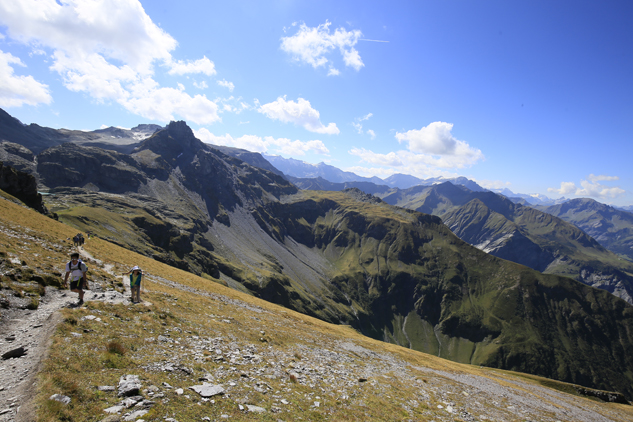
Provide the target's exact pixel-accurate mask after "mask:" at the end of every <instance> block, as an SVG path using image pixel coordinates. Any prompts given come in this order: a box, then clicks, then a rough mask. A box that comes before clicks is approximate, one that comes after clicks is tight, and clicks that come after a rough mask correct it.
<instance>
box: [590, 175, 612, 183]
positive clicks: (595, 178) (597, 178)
mask: <svg viewBox="0 0 633 422" xmlns="http://www.w3.org/2000/svg"><path fill="white" fill-rule="evenodd" d="M587 179H589V180H591V181H592V182H603V181H613V180H620V178H619V177H618V176H606V175H598V176H596V175H595V174H590V175H589V176H588V177H587Z"/></svg>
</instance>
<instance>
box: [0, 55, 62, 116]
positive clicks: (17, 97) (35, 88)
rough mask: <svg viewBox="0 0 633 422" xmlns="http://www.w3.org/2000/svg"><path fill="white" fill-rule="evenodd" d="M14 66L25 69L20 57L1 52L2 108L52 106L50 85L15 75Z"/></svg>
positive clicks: (0, 101) (0, 96) (0, 98)
mask: <svg viewBox="0 0 633 422" xmlns="http://www.w3.org/2000/svg"><path fill="white" fill-rule="evenodd" d="M12 65H17V66H22V67H25V65H24V63H22V60H20V59H19V58H18V57H15V56H14V55H12V54H11V53H5V52H3V51H0V106H2V107H20V106H22V105H24V104H26V105H37V104H50V103H51V101H52V100H53V98H52V97H51V94H50V92H49V89H48V85H46V84H43V83H41V82H38V81H36V80H35V79H34V78H33V77H32V76H18V75H15V74H14V68H13V66H12Z"/></svg>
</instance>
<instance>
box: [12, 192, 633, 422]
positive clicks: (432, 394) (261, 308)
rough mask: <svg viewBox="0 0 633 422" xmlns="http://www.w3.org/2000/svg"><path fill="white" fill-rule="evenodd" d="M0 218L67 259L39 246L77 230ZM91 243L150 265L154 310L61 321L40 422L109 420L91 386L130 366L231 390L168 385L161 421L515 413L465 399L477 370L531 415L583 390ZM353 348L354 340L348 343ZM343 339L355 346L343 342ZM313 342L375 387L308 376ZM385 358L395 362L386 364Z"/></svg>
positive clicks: (157, 409)
mask: <svg viewBox="0 0 633 422" xmlns="http://www.w3.org/2000/svg"><path fill="white" fill-rule="evenodd" d="M0 215H1V216H2V218H1V222H2V224H3V225H4V226H10V227H12V228H13V229H15V230H17V232H18V233H25V232H28V235H27V236H24V237H23V238H20V239H15V238H6V237H4V236H3V238H2V246H1V248H0V249H3V252H5V253H6V252H7V251H8V252H10V250H11V249H16V248H18V247H19V248H20V253H21V254H22V256H23V257H24V258H25V259H27V260H31V259H35V257H37V258H38V260H39V261H41V263H42V265H43V266H50V267H54V266H56V265H58V262H57V261H58V260H59V259H60V257H58V256H56V255H51V253H50V252H48V253H44V254H41V253H40V251H39V249H37V248H36V247H37V245H38V244H41V243H42V240H44V239H49V241H54V240H55V239H57V240H59V239H61V241H63V240H65V238H66V235H67V234H68V233H69V232H71V233H72V232H73V230H74V229H72V228H69V227H68V226H66V225H64V224H62V223H58V222H55V221H53V220H51V219H49V218H46V217H44V216H41V215H39V214H37V213H35V212H32V211H29V210H26V209H24V208H22V207H19V206H16V205H14V204H11V203H9V202H7V201H5V200H0ZM85 248H86V250H87V251H89V252H90V253H91V254H92V255H93V256H94V257H95V258H96V259H98V260H100V261H102V262H103V263H104V264H106V263H107V264H110V265H114V269H115V270H121V269H122V268H128V267H129V265H130V264H132V263H133V264H138V265H140V266H142V267H143V268H145V269H146V271H148V273H149V274H148V277H147V280H146V281H147V283H146V289H147V290H148V292H146V293H145V295H144V298H145V299H146V300H149V301H150V302H151V305H149V306H137V307H132V306H125V305H105V304H102V303H96V302H89V303H88V304H87V306H86V307H84V308H79V309H64V310H63V311H62V312H63V316H64V322H63V323H62V324H61V325H60V326H59V328H58V331H57V333H56V335H55V337H54V341H53V345H52V347H51V350H50V355H49V357H48V360H47V362H46V364H45V368H44V370H43V372H42V373H41V374H40V383H39V389H40V392H39V395H38V398H37V403H38V404H39V420H42V421H49V420H50V421H53V420H81V421H90V420H101V419H102V418H103V416H99V415H103V413H102V410H103V409H104V408H106V407H109V406H112V405H114V404H116V403H117V402H118V401H119V400H118V399H117V398H116V397H115V396H114V394H111V393H104V392H100V391H97V390H96V389H95V386H96V385H116V383H117V382H118V379H119V377H120V376H121V375H124V374H128V373H134V374H138V375H140V376H141V379H142V381H143V385H144V387H147V386H149V385H158V386H162V383H163V382H169V383H170V384H171V385H174V386H175V387H178V386H181V387H183V388H186V387H187V386H189V385H195V384H199V383H200V382H198V381H197V377H198V376H200V375H202V374H204V373H210V374H212V377H213V378H214V381H215V382H218V383H222V384H223V385H225V386H226V387H227V388H229V395H228V396H226V397H224V398H216V400H215V403H214V404H211V403H210V402H206V403H205V402H200V405H196V403H198V401H199V399H198V398H197V397H196V395H195V394H193V393H191V392H189V393H191V394H188V393H187V391H188V390H185V394H184V395H178V394H176V393H174V391H173V390H168V391H166V392H165V394H166V398H167V399H169V400H156V404H155V405H154V406H153V408H152V410H151V411H150V413H148V414H147V415H145V416H144V419H145V420H148V421H149V420H163V416H164V415H168V416H175V417H176V418H177V419H179V420H199V419H200V418H201V417H203V416H211V417H212V419H216V418H219V417H220V415H222V414H224V415H229V416H231V417H232V418H233V419H234V420H277V419H278V416H276V415H272V414H270V413H268V415H269V416H258V415H252V416H251V414H245V413H243V412H242V411H240V409H239V406H238V405H239V404H240V403H241V404H251V403H252V404H257V405H259V406H263V407H266V408H268V409H269V410H270V409H272V408H274V407H275V406H282V405H281V404H279V400H278V398H280V397H285V398H288V399H289V401H290V403H289V405H285V406H282V407H283V410H282V411H283V413H282V414H281V415H279V416H281V417H282V418H283V419H284V420H296V419H297V418H299V417H301V418H302V419H304V420H305V419H308V420H323V419H329V420H334V419H336V420H358V418H359V417H360V418H368V419H372V420H401V419H402V420H406V419H410V418H414V419H416V420H435V419H437V418H442V417H444V418H445V417H446V416H450V415H449V414H448V413H446V411H445V410H442V409H441V408H439V406H437V404H439V403H443V407H445V406H446V404H445V403H446V401H445V400H446V399H445V397H446V395H447V394H450V395H451V396H450V397H451V399H450V400H451V402H452V406H453V407H456V408H463V409H468V410H470V411H471V413H473V414H475V416H476V417H483V416H484V415H485V416H486V417H487V418H494V419H503V420H518V419H517V417H516V415H515V414H513V412H512V411H509V410H507V409H506V408H505V406H504V405H503V403H497V404H494V403H492V400H488V401H486V400H483V402H484V405H482V404H481V403H479V402H478V401H477V402H474V401H472V400H469V399H468V396H469V395H472V394H479V395H481V394H484V395H485V393H483V391H480V390H478V389H477V388H473V387H472V386H470V385H469V384H468V385H467V384H460V383H459V382H456V381H455V378H456V377H457V378H458V377H464V376H468V377H480V379H481V380H482V382H492V383H493V384H494V385H498V386H502V387H503V388H508V390H506V393H507V392H508V391H511V390H512V389H518V391H517V392H519V393H520V394H522V395H526V396H529V397H530V400H531V403H532V404H531V406H530V409H531V411H532V413H531V414H528V415H526V416H527V417H531V418H539V419H540V418H542V417H546V416H547V417H549V416H548V415H550V414H551V413H550V411H544V410H543V409H544V408H546V406H547V405H548V403H552V400H553V397H552V396H551V392H547V391H551V390H539V389H537V388H535V386H536V385H537V384H541V385H545V384H549V387H551V386H554V388H556V389H559V390H561V391H563V390H569V391H571V392H572V393H573V392H574V391H575V390H574V389H573V388H570V386H568V385H565V384H560V383H556V382H551V381H548V380H543V379H540V378H533V379H531V380H529V381H527V384H523V385H522V384H520V383H521V378H517V377H516V376H514V375H513V374H511V373H504V372H502V371H497V370H495V371H493V370H489V369H486V368H478V367H473V366H468V365H461V364H457V363H454V362H450V361H446V360H443V359H440V358H437V357H433V356H430V355H425V354H422V353H418V352H415V351H412V350H409V349H405V348H401V347H399V346H395V345H391V344H387V343H383V342H378V341H375V340H371V339H369V338H367V337H364V336H361V335H359V334H358V333H356V332H355V331H353V330H351V329H350V328H349V327H345V326H337V325H331V324H328V323H325V322H323V321H320V320H317V319H314V318H310V317H307V316H305V315H302V314H299V313H296V312H293V311H290V310H287V309H283V308H280V307H278V306H276V305H273V304H270V303H268V302H265V301H262V300H258V299H256V298H253V297H251V296H248V295H245V294H241V293H239V292H236V291H234V290H231V289H227V288H224V287H223V286H221V285H219V284H217V283H214V282H210V281H208V280H206V279H203V278H200V277H196V276H193V275H191V274H189V273H185V272H183V271H180V270H177V269H175V268H173V267H170V266H167V265H164V264H161V263H158V262H156V261H154V260H152V259H150V258H147V257H144V256H142V255H138V254H136V253H134V252H130V251H128V250H125V249H123V248H120V247H118V246H116V245H113V244H111V243H109V242H106V241H103V240H99V239H91V240H90V241H89V242H88V243H87V244H86V247H85ZM33 253H36V254H37V255H36V256H31V255H32V254H33ZM64 255H65V254H64ZM62 259H63V258H62ZM91 271H92V270H91ZM174 282H175V283H178V284H179V285H181V286H189V287H191V288H195V289H197V291H196V292H187V291H183V290H182V288H180V289H177V288H173V287H170V283H174ZM172 285H173V284H172ZM87 315H97V316H99V317H100V319H101V320H102V322H96V321H90V320H86V319H84V318H83V317H85V316H87ZM73 332H79V333H83V334H82V335H81V336H80V337H77V336H74V335H72V333H73ZM159 334H162V335H165V336H167V337H170V338H171V339H172V341H171V342H168V343H161V342H157V341H156V339H157V336H158V335H159ZM199 339H203V340H205V341H207V342H208V343H209V344H207V346H206V347H203V348H200V349H198V350H197V351H196V352H195V353H194V351H193V350H192V347H191V344H192V343H195V342H196V341H197V340H199ZM173 341H179V343H180V344H181V345H184V346H183V347H180V348H179V347H178V346H177V345H176V344H174V343H173ZM112 344H115V346H116V347H115V346H112ZM350 344H352V345H355V346H354V347H351V348H350V346H349V345H350ZM342 345H343V346H345V345H347V346H345V347H343V348H342V347H341V346H342ZM174 346H175V347H174ZM236 348H239V349H241V350H242V351H243V353H244V352H251V353H254V354H256V355H258V356H260V358H261V357H263V359H255V360H254V361H252V362H250V363H244V362H243V361H240V362H238V363H228V362H227V361H226V360H224V361H218V360H216V359H214V358H213V357H214V356H217V350H220V351H221V352H222V353H223V356H224V357H225V359H228V357H229V356H231V355H230V353H229V352H230V350H233V352H234V351H235V349H236ZM315 348H316V349H319V350H326V351H328V350H329V352H330V353H331V354H332V355H333V357H334V359H335V360H334V361H333V362H331V363H329V364H328V367H329V366H331V367H336V368H338V369H339V371H340V374H344V373H345V371H346V370H349V369H352V370H354V371H357V373H359V374H366V375H363V376H366V377H367V382H366V384H367V387H369V388H365V387H363V386H364V385H365V384H364V383H359V382H358V381H357V379H358V376H359V375H357V376H356V378H352V379H344V377H343V375H339V376H338V377H336V376H335V377H334V378H332V379H331V380H330V381H328V382H327V383H326V384H322V383H321V382H319V381H318V379H317V381H314V379H313V378H311V377H310V376H309V375H307V376H306V375H302V373H303V374H305V373H308V374H309V373H310V371H307V372H306V371H303V372H302V371H301V368H302V367H304V366H305V365H321V364H324V362H320V363H319V362H317V363H315V362H311V361H310V360H311V357H312V354H313V351H314V350H316V349H315ZM233 356H234V355H233ZM375 361H379V362H381V365H382V369H381V370H380V372H378V373H366V372H363V368H365V370H367V369H368V367H367V365H368V364H370V363H372V362H375ZM389 362H395V363H396V365H395V366H393V365H391V366H390V365H388V364H387V363H389ZM398 362H400V363H398ZM165 363H170V364H171V365H174V366H175V367H176V368H183V367H187V368H190V369H191V370H192V374H188V373H187V372H184V371H182V370H176V371H173V372H166V371H161V370H158V371H156V370H153V369H152V368H154V367H155V366H156V365H159V364H165ZM409 365H410V366H409ZM230 366H236V367H238V368H239V371H238V372H233V371H231V370H230V368H229V367H230ZM317 368H319V369H318V372H321V371H322V372H323V373H324V374H325V373H328V370H327V369H326V368H325V367H324V368H321V367H320V366H317ZM240 373H241V374H242V375H240ZM291 374H297V375H296V376H295V377H294V379H295V380H296V381H293V378H292V377H291ZM381 374H383V375H386V376H383V375H381ZM451 374H453V375H451ZM245 377H246V378H245ZM256 379H258V380H260V381H261V382H263V384H261V385H264V384H266V385H267V386H268V387H269V391H270V392H269V393H260V392H257V391H256V390H253V389H249V388H248V386H247V385H246V386H245V385H244V380H247V381H248V383H252V384H254V383H255V380H256ZM469 379H470V378H469ZM231 383H233V385H231ZM257 385H260V383H258V384H257ZM530 385H532V386H533V387H530ZM460 392H463V394H461V393H460ZM55 393H60V394H66V395H68V396H70V397H71V398H72V400H73V401H72V404H71V405H69V406H62V405H60V404H59V403H57V402H54V401H51V400H48V397H50V395H52V394H55ZM479 397H480V399H479V401H482V400H481V398H482V397H481V396H479ZM317 400H318V401H320V403H321V405H320V407H318V408H316V407H314V405H313V402H314V401H317ZM556 401H557V402H558V403H559V404H560V403H563V402H564V403H573V406H575V407H576V408H580V409H583V408H584V409H587V410H589V409H591V411H593V412H596V414H602V415H604V416H606V417H610V418H613V419H618V420H633V413H632V412H631V410H630V408H629V407H622V406H619V405H600V404H598V403H595V402H591V401H589V400H587V399H581V398H577V399H573V398H572V397H571V396H567V395H564V396H560V397H558V398H556ZM77 403H79V404H77ZM475 412H476V413H475ZM552 415H553V414H552Z"/></svg>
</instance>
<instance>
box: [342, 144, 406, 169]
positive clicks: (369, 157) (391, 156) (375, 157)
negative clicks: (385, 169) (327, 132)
mask: <svg viewBox="0 0 633 422" xmlns="http://www.w3.org/2000/svg"><path fill="white" fill-rule="evenodd" d="M349 153H350V154H352V155H355V156H357V157H359V158H360V159H361V160H362V161H364V162H367V163H370V164H374V165H377V166H390V167H401V166H403V165H404V162H403V161H402V159H401V158H400V156H399V154H398V153H396V152H390V153H388V154H377V153H375V152H372V151H369V150H366V149H365V148H352V149H351V150H350V151H349Z"/></svg>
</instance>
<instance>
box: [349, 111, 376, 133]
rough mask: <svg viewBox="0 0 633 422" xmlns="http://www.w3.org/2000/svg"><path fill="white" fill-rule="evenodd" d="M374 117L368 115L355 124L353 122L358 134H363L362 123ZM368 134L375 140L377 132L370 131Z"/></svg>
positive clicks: (370, 114) (358, 119) (357, 120)
mask: <svg viewBox="0 0 633 422" xmlns="http://www.w3.org/2000/svg"><path fill="white" fill-rule="evenodd" d="M371 116H373V114H372V113H367V114H366V115H364V116H363V117H357V118H356V119H354V120H356V121H355V122H352V126H354V129H356V132H358V134H359V135H362V134H363V125H362V123H360V122H364V121H365V120H369V118H370V117H371ZM367 134H368V135H369V136H371V139H374V138H375V137H376V132H374V131H373V130H371V129H369V130H367Z"/></svg>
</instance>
